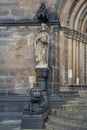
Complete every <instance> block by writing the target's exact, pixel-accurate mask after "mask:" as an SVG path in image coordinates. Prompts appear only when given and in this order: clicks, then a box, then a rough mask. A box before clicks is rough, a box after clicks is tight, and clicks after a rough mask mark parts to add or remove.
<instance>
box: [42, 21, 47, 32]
mask: <svg viewBox="0 0 87 130" xmlns="http://www.w3.org/2000/svg"><path fill="white" fill-rule="evenodd" d="M41 31H47V25H46V24H45V23H42V24H41Z"/></svg>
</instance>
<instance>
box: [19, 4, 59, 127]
mask: <svg viewBox="0 0 87 130" xmlns="http://www.w3.org/2000/svg"><path fill="white" fill-rule="evenodd" d="M52 15H53V19H50V18H51V16H52ZM52 15H51V14H50V13H48V10H47V9H46V5H45V3H41V6H40V8H39V10H38V11H37V19H38V22H37V24H38V23H39V25H40V30H39V32H37V35H36V37H35V40H34V48H35V57H36V58H35V59H36V61H35V62H36V66H35V72H36V86H35V87H34V88H31V90H30V93H29V94H30V102H29V103H28V104H27V105H26V106H25V107H24V112H23V118H22V123H21V128H22V129H42V128H44V123H45V121H46V119H47V116H48V114H49V112H50V100H49V96H48V95H49V94H48V93H49V92H48V78H49V72H50V67H49V44H50V35H49V31H48V30H49V28H48V24H50V21H51V22H52V24H54V23H56V22H53V20H54V21H56V19H57V17H55V18H56V19H54V16H55V14H53V13H52ZM57 24H58V21H57ZM54 97H55V98H56V99H57V96H54ZM55 98H53V99H52V101H53V102H54V100H55Z"/></svg>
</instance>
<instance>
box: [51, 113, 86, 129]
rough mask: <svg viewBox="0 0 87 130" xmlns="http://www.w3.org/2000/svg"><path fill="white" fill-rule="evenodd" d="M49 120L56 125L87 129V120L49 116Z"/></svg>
mask: <svg viewBox="0 0 87 130" xmlns="http://www.w3.org/2000/svg"><path fill="white" fill-rule="evenodd" d="M49 120H50V121H52V122H55V123H60V124H66V125H69V126H76V127H84V128H87V119H75V118H72V117H71V118H70V117H66V116H64V115H54V114H51V115H49Z"/></svg>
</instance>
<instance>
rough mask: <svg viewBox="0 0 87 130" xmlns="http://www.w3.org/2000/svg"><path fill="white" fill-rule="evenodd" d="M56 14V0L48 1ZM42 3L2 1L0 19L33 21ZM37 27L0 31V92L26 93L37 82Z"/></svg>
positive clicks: (17, 0)
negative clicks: (27, 19) (35, 50)
mask: <svg viewBox="0 0 87 130" xmlns="http://www.w3.org/2000/svg"><path fill="white" fill-rule="evenodd" d="M45 2H46V6H47V9H48V10H51V11H54V9H55V3H56V0H53V1H51V0H48V1H45ZM40 3H41V1H40V0H0V19H15V20H19V19H25V18H29V19H32V18H33V17H35V15H36V12H37V10H38V9H39V6H40ZM37 32H38V26H37V25H36V26H34V27H33V26H27V27H26V26H14V27H12V26H11V27H10V26H8V27H0V91H3V89H4V91H5V90H6V92H8V90H9V91H12V92H15V93H23V94H24V93H26V88H29V87H32V86H33V84H32V82H34V81H35V71H34V67H35V55H34V38H35V35H36V33H37Z"/></svg>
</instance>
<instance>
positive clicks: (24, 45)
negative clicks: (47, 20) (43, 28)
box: [0, 26, 37, 94]
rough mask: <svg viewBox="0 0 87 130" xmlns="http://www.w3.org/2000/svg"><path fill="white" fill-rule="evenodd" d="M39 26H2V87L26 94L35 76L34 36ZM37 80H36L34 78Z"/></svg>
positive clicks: (0, 79) (0, 41) (0, 78)
mask: <svg viewBox="0 0 87 130" xmlns="http://www.w3.org/2000/svg"><path fill="white" fill-rule="evenodd" d="M36 32H37V27H30V26H29V27H28V26H27V27H26V26H19V27H16V26H11V27H0V35H1V36H0V89H2V90H3V91H4V92H5V91H6V89H7V90H9V91H8V92H12V93H16V94H26V92H27V91H26V90H27V89H29V87H30V85H31V83H30V81H29V78H30V76H31V78H33V79H34V78H35V72H34V66H35V54H34V52H35V51H34V37H35V35H36ZM34 81H35V80H34ZM34 81H33V82H34Z"/></svg>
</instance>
